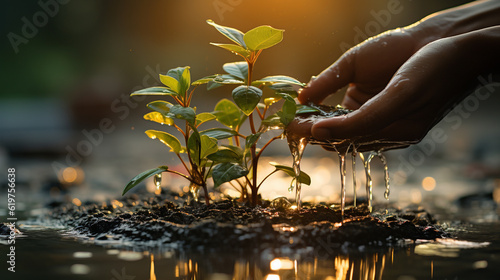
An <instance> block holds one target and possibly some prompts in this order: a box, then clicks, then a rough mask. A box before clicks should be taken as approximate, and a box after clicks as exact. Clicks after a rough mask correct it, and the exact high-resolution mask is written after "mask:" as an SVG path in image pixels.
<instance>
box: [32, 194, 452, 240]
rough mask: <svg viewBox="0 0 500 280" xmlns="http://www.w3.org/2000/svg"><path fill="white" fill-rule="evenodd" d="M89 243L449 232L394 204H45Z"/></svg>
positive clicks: (132, 199)
mask: <svg viewBox="0 0 500 280" xmlns="http://www.w3.org/2000/svg"><path fill="white" fill-rule="evenodd" d="M40 219H41V220H43V221H44V223H47V219H49V220H51V221H53V222H57V223H59V224H62V225H64V226H67V227H69V228H70V229H72V230H74V231H76V233H78V234H79V235H83V236H86V237H88V238H91V239H94V240H95V241H104V242H106V241H112V242H128V243H130V242H132V243H133V244H152V243H154V244H155V245H154V246H173V247H179V248H180V247H182V248H186V249H189V248H191V249H192V248H194V249H210V248H212V249H215V248H217V249H223V248H225V249H232V248H238V249H259V248H278V247H289V248H291V249H294V248H305V247H311V246H312V247H319V248H321V247H324V246H325V244H328V246H330V247H333V248H335V247H345V246H360V245H371V246H377V245H378V246H386V245H390V244H395V243H397V242H398V241H400V240H403V239H413V240H416V239H436V238H442V237H448V234H447V233H446V232H444V231H443V230H442V229H441V228H440V226H439V225H437V224H436V220H435V219H434V218H433V217H432V216H431V215H430V214H429V213H428V212H426V211H425V210H423V209H419V208H415V209H403V210H398V209H394V208H389V209H386V208H384V209H381V210H379V211H375V212H373V213H369V212H368V210H367V207H366V206H363V205H362V206H360V207H356V208H354V207H348V208H347V209H346V211H345V216H344V222H343V223H342V216H341V211H340V209H338V208H336V207H328V206H327V205H325V204H319V205H307V204H305V205H304V207H303V209H301V210H300V211H297V210H293V209H290V208H288V201H286V200H285V199H284V198H281V199H278V200H275V201H272V202H270V201H263V202H262V205H260V206H257V207H255V208H252V207H249V206H246V205H242V204H241V203H239V202H237V201H236V200H232V199H223V200H220V201H216V202H212V204H211V205H209V206H207V205H204V204H198V205H185V203H184V199H182V198H180V197H179V194H177V193H172V192H163V193H162V194H161V195H159V196H155V195H152V194H149V193H146V192H143V193H137V194H132V195H130V196H127V197H124V198H120V199H118V200H112V201H107V202H105V203H95V202H91V201H88V202H84V203H83V204H82V205H81V206H76V205H74V204H64V205H51V210H50V213H49V214H48V216H47V217H40Z"/></svg>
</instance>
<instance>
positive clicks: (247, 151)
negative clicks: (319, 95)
mask: <svg viewBox="0 0 500 280" xmlns="http://www.w3.org/2000/svg"><path fill="white" fill-rule="evenodd" d="M207 23H208V24H209V25H211V26H213V27H215V28H216V29H217V31H219V32H220V33H221V34H223V35H224V36H225V37H227V38H228V39H230V40H231V41H232V42H233V43H232V44H219V43H212V45H215V46H218V47H221V48H223V49H226V50H228V51H230V52H232V53H235V54H237V55H239V56H241V57H242V58H243V59H244V60H243V61H238V62H231V63H226V64H224V65H223V67H222V68H223V70H224V71H225V72H226V73H224V74H215V75H211V76H207V77H204V78H202V79H199V80H197V81H195V82H193V83H191V82H190V81H191V77H190V72H189V67H178V68H175V69H171V70H170V71H168V72H167V74H166V75H160V80H161V82H162V83H163V84H164V85H165V86H158V87H152V88H147V89H143V90H140V91H137V92H134V93H132V95H162V96H170V97H171V98H173V99H174V101H175V102H176V103H177V104H175V105H173V104H171V103H169V102H166V101H154V102H151V103H149V104H148V105H147V106H148V107H149V108H150V109H152V110H153V112H151V113H148V114H146V115H145V116H144V118H145V119H146V120H150V121H154V122H158V123H161V124H166V125H169V126H173V127H175V128H176V129H177V130H178V131H179V132H180V133H181V134H182V135H183V138H184V139H183V140H184V145H185V146H182V145H181V142H180V141H179V140H178V139H177V138H176V137H175V136H173V135H172V134H169V133H167V132H163V131H157V130H148V131H146V134H147V135H148V136H149V137H150V138H152V139H159V140H160V141H161V142H162V143H164V144H165V145H167V146H168V147H170V151H171V152H174V153H175V154H176V155H177V157H178V158H179V160H180V161H181V163H182V164H183V165H184V167H185V168H186V172H187V174H183V173H180V172H177V171H173V170H170V169H168V167H167V166H160V167H158V168H155V169H151V170H148V171H145V172H143V173H141V174H139V175H138V176H136V177H135V178H133V179H132V180H131V181H130V182H129V183H128V184H127V186H126V187H125V189H124V191H123V194H125V193H126V192H127V191H129V190H130V189H131V188H133V187H134V186H136V185H137V184H138V183H139V182H141V181H142V180H144V179H146V178H148V177H150V176H155V182H158V177H159V176H161V173H162V172H170V173H175V174H177V175H180V176H182V177H184V178H186V179H187V180H188V181H189V182H190V184H191V185H190V191H191V192H192V193H193V195H194V197H195V198H197V191H198V189H199V188H202V189H203V191H204V194H205V202H206V203H207V204H208V203H209V196H208V190H207V180H208V178H210V177H212V179H213V185H214V188H217V187H219V186H220V185H221V184H223V183H226V182H229V183H230V184H231V185H232V186H234V187H235V188H236V189H238V190H239V191H240V193H241V199H242V200H248V201H249V202H250V203H251V204H252V205H254V206H255V205H257V204H258V191H259V188H260V187H261V185H262V183H263V182H264V181H265V180H266V179H267V178H269V176H270V175H271V174H274V173H275V172H277V171H283V172H285V173H287V174H289V175H291V176H292V177H294V180H299V181H300V182H302V183H305V184H310V178H309V176H308V175H307V174H305V173H303V172H301V173H300V175H299V176H296V175H295V173H294V172H293V169H292V168H291V167H288V166H283V165H278V164H274V166H275V168H276V169H275V171H273V172H272V173H271V174H269V175H267V176H265V177H264V179H263V180H262V181H260V182H259V180H258V162H259V159H260V157H261V155H262V153H263V152H264V150H266V148H267V147H268V146H269V145H270V144H271V143H272V142H273V141H275V140H278V139H282V138H283V137H284V135H283V133H281V134H280V135H279V136H274V137H272V138H271V139H270V140H269V141H267V142H266V143H265V144H264V145H262V147H261V148H258V147H257V142H258V140H259V139H260V138H261V136H262V135H263V134H264V133H266V132H267V131H269V130H272V129H284V128H285V127H286V126H287V125H288V124H289V123H290V122H291V121H292V120H293V119H294V117H295V114H296V111H297V110H301V109H303V108H302V107H301V105H297V104H296V103H295V100H294V98H295V97H296V96H297V90H298V89H299V88H300V87H303V86H304V84H303V83H301V82H300V81H298V80H297V79H294V78H291V77H288V76H283V75H277V76H268V77H264V78H261V79H258V80H253V71H254V66H255V63H256V61H257V58H258V57H259V55H260V54H261V53H262V51H263V50H264V49H267V48H270V47H272V46H274V45H276V44H278V43H279V42H281V41H282V39H283V32H284V31H283V30H279V29H275V28H273V27H270V26H259V27H256V28H254V29H252V30H250V31H248V32H246V33H243V32H241V31H239V30H237V29H234V28H231V27H226V26H221V25H218V24H216V23H214V22H213V21H211V20H208V21H207ZM202 84H206V85H207V89H208V90H211V89H214V88H217V87H221V86H228V85H229V86H231V85H232V86H233V89H232V101H231V100H229V99H222V100H220V101H219V102H218V103H217V104H216V105H215V109H214V111H213V112H212V113H207V112H204V113H199V114H196V109H195V108H193V107H190V104H191V100H192V98H193V93H194V91H195V89H196V88H197V86H199V85H202ZM191 86H192V89H191ZM264 89H267V91H268V93H267V94H266V95H267V96H264ZM280 100H282V102H278V101H280ZM279 104H281V107H279ZM276 107H279V108H276ZM272 110H277V111H276V112H275V113H270V112H271V111H272ZM211 120H217V122H219V123H220V124H222V125H224V126H225V127H227V128H217V127H215V128H210V129H206V130H202V131H199V130H198V128H199V126H200V125H201V124H202V123H205V122H208V121H211ZM245 124H246V125H248V126H249V128H250V131H251V133H250V134H249V135H242V134H241V133H240V130H241V128H242V126H244V125H245ZM223 142H224V143H223ZM183 154H186V155H183ZM160 178H161V177H160ZM235 184H236V185H235ZM158 185H159V184H158ZM248 189H250V193H249V192H248Z"/></svg>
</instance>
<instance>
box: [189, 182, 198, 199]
mask: <svg viewBox="0 0 500 280" xmlns="http://www.w3.org/2000/svg"><path fill="white" fill-rule="evenodd" d="M189 192H190V193H191V195H192V196H193V199H194V201H196V202H198V200H199V197H200V186H198V185H197V184H195V183H191V184H190V185H189Z"/></svg>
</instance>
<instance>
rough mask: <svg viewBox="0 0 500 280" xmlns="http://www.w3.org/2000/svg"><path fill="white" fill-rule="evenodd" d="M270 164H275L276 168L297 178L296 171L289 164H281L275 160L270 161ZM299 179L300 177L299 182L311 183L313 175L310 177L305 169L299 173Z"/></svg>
mask: <svg viewBox="0 0 500 280" xmlns="http://www.w3.org/2000/svg"><path fill="white" fill-rule="evenodd" d="M270 164H271V165H272V166H274V167H275V168H276V170H280V171H283V172H285V173H286V174H288V175H289V176H291V177H293V178H295V172H294V171H293V168H291V167H289V166H285V165H279V164H277V163H275V162H270ZM298 179H299V182H300V183H302V184H306V185H311V177H309V175H307V174H306V173H305V172H303V171H300V175H299V178H298Z"/></svg>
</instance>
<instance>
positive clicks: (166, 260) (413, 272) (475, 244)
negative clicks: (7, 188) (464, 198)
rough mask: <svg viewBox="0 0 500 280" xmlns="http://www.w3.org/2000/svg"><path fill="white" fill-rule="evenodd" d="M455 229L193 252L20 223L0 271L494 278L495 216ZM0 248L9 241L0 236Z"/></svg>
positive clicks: (497, 266) (57, 275)
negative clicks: (379, 241) (384, 238)
mask: <svg viewBox="0 0 500 280" xmlns="http://www.w3.org/2000/svg"><path fill="white" fill-rule="evenodd" d="M464 228H466V230H464V229H461V230H460V229H456V231H457V234H458V238H459V239H458V240H455V239H444V240H438V241H430V242H424V241H417V242H412V241H407V242H406V243H402V244H400V245H398V246H394V247H391V246H366V247H365V246H359V247H358V248H357V249H355V250H354V251H353V250H346V249H342V248H339V247H337V246H335V244H330V243H329V242H328V240H325V243H324V247H322V248H317V249H303V250H293V251H280V250H277V249H271V248H270V249H268V250H264V251H260V252H256V251H251V252H248V251H240V250H238V248H235V249H234V252H196V251H183V250H181V249H172V247H171V246H169V247H164V248H162V247H154V248H146V247H139V246H134V244H128V245H127V244H111V243H110V244H95V243H94V241H93V240H89V239H83V240H82V239H77V238H75V237H73V236H71V235H68V234H67V233H66V231H64V230H60V229H59V230H58V229H51V228H43V227H33V226H24V227H22V228H21V230H22V231H23V232H24V233H25V235H24V237H20V238H18V239H17V242H16V256H17V257H16V272H15V274H13V273H11V272H7V270H6V269H5V265H3V266H2V270H1V271H0V278H1V279H14V280H17V279H76V280H78V279H106V280H109V279H115V280H119V279H128V280H132V279H150V280H152V279H189V280H194V279H221V280H224V279H280V280H285V279H339V280H341V279H371V280H375V279H497V276H498V275H499V273H500V259H498V258H497V257H496V256H497V255H496V253H495V252H498V251H500V236H499V235H498V232H499V231H500V223H498V222H497V223H493V224H470V225H467V226H466V227H464ZM0 243H2V244H0V248H2V249H1V250H2V254H3V252H5V250H4V248H5V247H6V246H7V245H5V244H3V241H0Z"/></svg>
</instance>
